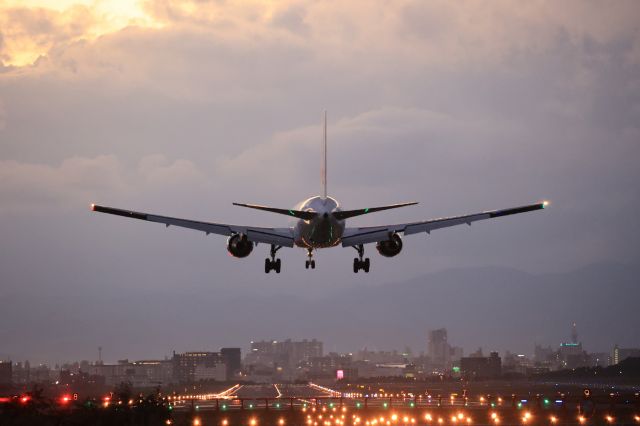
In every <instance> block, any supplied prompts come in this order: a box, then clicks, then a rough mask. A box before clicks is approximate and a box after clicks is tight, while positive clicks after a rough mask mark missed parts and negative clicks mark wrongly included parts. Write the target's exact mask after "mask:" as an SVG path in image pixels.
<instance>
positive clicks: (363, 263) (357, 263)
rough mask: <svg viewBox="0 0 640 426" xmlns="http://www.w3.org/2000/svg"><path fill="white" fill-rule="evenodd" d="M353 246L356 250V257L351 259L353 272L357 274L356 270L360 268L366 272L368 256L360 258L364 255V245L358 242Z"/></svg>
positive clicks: (368, 264) (369, 264)
mask: <svg viewBox="0 0 640 426" xmlns="http://www.w3.org/2000/svg"><path fill="white" fill-rule="evenodd" d="M353 248H354V249H356V251H357V252H358V257H356V258H354V259H353V272H354V273H356V274H357V273H358V271H360V270H362V271H364V272H365V273H368V272H369V267H370V266H371V262H370V261H369V258H368V257H367V258H366V259H364V260H363V259H362V257H363V256H364V246H363V245H362V244H358V245H357V246H353Z"/></svg>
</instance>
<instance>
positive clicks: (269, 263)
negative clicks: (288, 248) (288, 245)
mask: <svg viewBox="0 0 640 426" xmlns="http://www.w3.org/2000/svg"><path fill="white" fill-rule="evenodd" d="M281 248H282V246H276V245H275V244H271V250H270V251H269V254H270V255H271V259H269V258H266V259H265V260H264V273H265V274H268V273H269V272H271V271H276V274H279V273H280V268H281V266H282V263H281V262H280V259H276V253H277V251H278V250H280V249H281Z"/></svg>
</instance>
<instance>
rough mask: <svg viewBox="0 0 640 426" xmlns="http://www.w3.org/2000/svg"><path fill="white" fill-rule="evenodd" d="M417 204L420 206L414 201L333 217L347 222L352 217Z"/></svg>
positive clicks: (342, 213)
mask: <svg viewBox="0 0 640 426" xmlns="http://www.w3.org/2000/svg"><path fill="white" fill-rule="evenodd" d="M415 204H418V203H417V202H415V201H414V202H411V203H402V204H391V205H389V206H382V207H369V208H367V209H358V210H343V211H339V212H334V213H333V217H335V218H336V219H338V220H345V219H348V218H350V217H354V216H361V215H363V214H367V213H373V212H379V211H382V210H389V209H397V208H398V207H405V206H413V205H415Z"/></svg>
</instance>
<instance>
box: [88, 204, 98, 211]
mask: <svg viewBox="0 0 640 426" xmlns="http://www.w3.org/2000/svg"><path fill="white" fill-rule="evenodd" d="M89 209H90V210H91V211H92V212H95V211H96V205H95V203H91V204H89Z"/></svg>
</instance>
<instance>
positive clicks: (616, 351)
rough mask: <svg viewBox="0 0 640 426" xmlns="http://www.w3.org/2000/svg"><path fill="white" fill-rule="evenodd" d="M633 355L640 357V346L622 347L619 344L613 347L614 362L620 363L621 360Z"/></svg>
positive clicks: (612, 356)
mask: <svg viewBox="0 0 640 426" xmlns="http://www.w3.org/2000/svg"><path fill="white" fill-rule="evenodd" d="M631 357H640V348H620V347H618V345H615V346H614V347H613V353H612V354H611V358H612V359H611V361H612V364H619V363H620V361H624V360H625V359H627V358H631Z"/></svg>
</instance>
